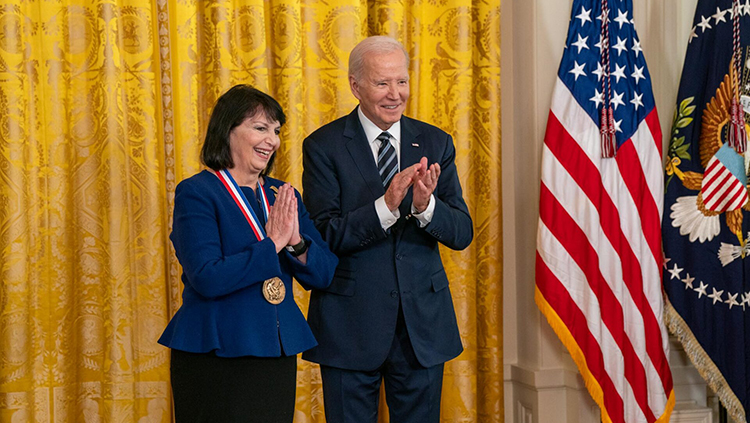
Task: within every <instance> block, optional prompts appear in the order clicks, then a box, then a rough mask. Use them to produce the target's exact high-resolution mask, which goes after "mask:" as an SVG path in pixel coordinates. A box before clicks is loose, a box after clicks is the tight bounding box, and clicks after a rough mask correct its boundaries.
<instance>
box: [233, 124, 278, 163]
mask: <svg viewBox="0 0 750 423" xmlns="http://www.w3.org/2000/svg"><path fill="white" fill-rule="evenodd" d="M280 131H281V125H280V124H279V122H278V121H275V120H271V119H269V118H268V117H267V116H266V114H265V113H263V112H262V111H260V112H258V113H256V114H255V116H252V117H249V118H246V119H245V120H244V121H242V123H241V124H240V125H239V126H237V127H235V128H234V129H232V131H231V132H230V133H229V149H230V150H231V152H232V161H234V168H235V169H236V170H238V171H241V172H247V173H249V174H253V175H259V174H260V172H261V171H262V170H263V169H265V168H266V166H267V165H268V160H269V159H270V158H271V156H272V155H273V153H274V152H276V150H278V149H279V143H280V140H279V132H280Z"/></svg>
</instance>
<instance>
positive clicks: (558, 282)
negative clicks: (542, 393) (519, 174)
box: [536, 78, 674, 422]
mask: <svg viewBox="0 0 750 423" xmlns="http://www.w3.org/2000/svg"><path fill="white" fill-rule="evenodd" d="M663 189H664V180H663V174H662V162H661V131H660V129H659V122H658V117H657V114H656V109H654V110H653V111H652V112H651V113H650V114H649V115H648V116H647V117H646V119H645V120H644V121H642V122H641V124H640V126H639V127H638V129H637V131H636V133H635V134H634V135H633V136H632V137H631V139H630V140H628V141H627V142H626V143H625V144H623V145H622V146H620V148H619V149H618V150H617V156H616V158H614V159H604V158H602V155H601V142H600V133H599V128H598V127H597V126H596V124H595V123H594V122H593V121H592V120H591V118H590V117H589V115H588V114H587V113H586V112H585V111H584V110H583V109H582V108H581V107H580V106H579V104H578V103H577V102H576V101H575V99H574V97H573V95H572V94H571V92H570V91H569V90H568V88H567V87H565V85H564V84H563V82H562V81H561V80H560V79H559V78H558V79H557V82H556V86H555V90H554V93H553V96H552V106H551V110H550V114H549V120H548V124H547V133H546V136H545V142H544V150H543V155H542V183H541V193H540V211H539V214H540V218H539V232H538V240H537V264H536V267H537V274H536V283H537V302H538V303H539V305H540V308H541V309H542V311H543V312H544V314H545V316H546V317H547V319H548V320H549V321H550V324H551V325H552V327H553V328H555V330H556V332H557V333H558V335H559V336H560V337H561V339H562V340H563V342H564V343H565V344H566V346H567V347H568V349H569V350H570V351H571V355H572V356H573V357H574V359H576V362H577V364H578V366H579V369H580V371H581V374H582V375H583V377H584V379H585V381H586V385H587V387H588V388H589V391H590V392H591V394H592V397H593V398H594V399H595V400H596V401H597V402H598V403H599V405H600V407H601V409H602V419H603V421H606V422H656V421H662V420H660V419H664V418H666V419H668V415H669V412H670V410H671V407H672V405H673V404H674V397H673V389H672V375H671V372H670V369H669V364H668V362H667V353H668V344H667V332H666V329H665V327H664V325H663V323H662V312H663V299H662V290H661V275H662V273H661V266H662V250H661V214H662V211H663V198H664V196H663Z"/></svg>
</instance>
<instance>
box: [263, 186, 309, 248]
mask: <svg viewBox="0 0 750 423" xmlns="http://www.w3.org/2000/svg"><path fill="white" fill-rule="evenodd" d="M266 234H268V237H269V238H271V241H273V243H274V245H276V252H277V253H278V252H280V251H281V250H282V249H284V247H286V246H287V245H296V244H298V243H299V242H300V241H301V240H302V238H301V237H300V235H299V218H298V217H297V197H296V196H295V195H294V188H292V186H291V185H289V184H288V183H287V184H284V185H282V186H281V188H279V193H278V194H277V195H276V202H275V203H274V205H273V206H272V207H271V211H270V213H269V214H268V222H267V223H266Z"/></svg>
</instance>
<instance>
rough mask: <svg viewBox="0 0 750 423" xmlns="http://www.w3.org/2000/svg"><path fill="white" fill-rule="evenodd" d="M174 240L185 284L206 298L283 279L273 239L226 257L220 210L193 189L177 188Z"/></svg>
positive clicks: (188, 186) (172, 237)
mask: <svg viewBox="0 0 750 423" xmlns="http://www.w3.org/2000/svg"><path fill="white" fill-rule="evenodd" d="M239 223H244V222H239ZM245 224H246V223H245ZM171 239H172V243H173V244H174V248H175V253H176V254H177V259H178V260H179V261H180V264H181V265H182V269H183V272H184V276H185V277H184V278H183V280H184V281H185V283H188V284H190V285H191V286H192V287H193V288H194V289H195V290H196V292H198V293H199V294H200V295H202V296H204V297H206V298H216V297H220V296H222V295H227V294H230V293H232V292H235V291H237V290H240V289H243V288H246V287H248V286H250V285H253V284H256V283H260V282H263V281H265V280H266V279H269V278H272V277H274V276H276V277H280V276H281V266H280V264H279V256H278V255H277V254H276V247H275V246H274V244H273V241H271V239H270V238H266V239H264V240H263V241H260V242H255V243H253V244H250V246H249V247H248V248H247V249H246V250H244V251H241V252H239V253H237V254H233V255H228V256H225V255H224V253H223V251H222V248H221V239H220V235H219V225H218V221H217V211H216V207H215V205H214V204H213V203H212V202H211V201H210V199H209V198H208V196H207V195H206V194H205V193H201V192H200V191H199V190H198V189H196V187H195V186H193V185H189V184H180V185H178V186H177V190H176V192H175V207H174V223H173V229H172V235H171Z"/></svg>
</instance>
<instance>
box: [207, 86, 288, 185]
mask: <svg viewBox="0 0 750 423" xmlns="http://www.w3.org/2000/svg"><path fill="white" fill-rule="evenodd" d="M258 113H264V114H265V115H266V117H268V118H269V119H271V120H275V121H277V122H279V124H280V125H282V126H283V125H284V123H286V116H285V115H284V111H283V110H282V109H281V105H279V102H277V101H276V100H274V98H273V97H271V96H270V95H268V94H266V93H264V92H262V91H260V90H257V89H255V88H253V87H251V86H250V85H245V84H239V85H235V86H234V87H232V88H230V89H229V91H227V92H225V93H224V94H222V95H221V97H219V99H218V100H216V105H215V106H214V110H213V112H211V119H210V120H209V121H208V130H207V131H206V139H205V141H203V148H201V161H202V162H203V164H205V165H206V166H208V167H210V168H211V169H213V170H217V171H218V170H222V169H231V168H233V167H234V161H232V151H231V149H230V146H229V133H230V132H231V131H232V129H234V128H236V127H237V126H239V125H240V124H242V122H243V121H244V120H245V119H247V118H250V117H253V116H255V115H256V114H258ZM275 158H276V153H274V154H273V155H272V156H271V158H270V159H269V160H268V166H266V168H265V169H263V171H262V172H261V175H266V174H268V172H270V170H271V168H272V167H273V162H274V159H275Z"/></svg>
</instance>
